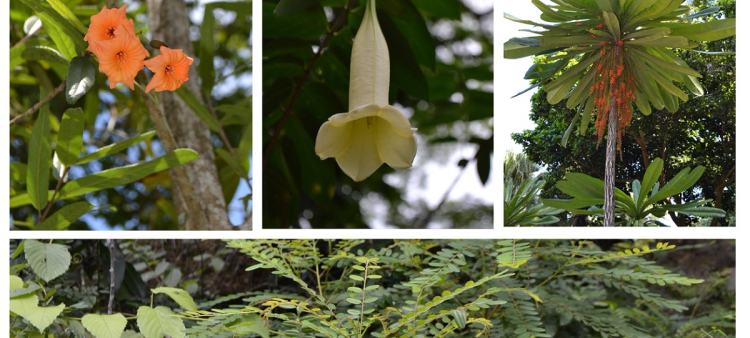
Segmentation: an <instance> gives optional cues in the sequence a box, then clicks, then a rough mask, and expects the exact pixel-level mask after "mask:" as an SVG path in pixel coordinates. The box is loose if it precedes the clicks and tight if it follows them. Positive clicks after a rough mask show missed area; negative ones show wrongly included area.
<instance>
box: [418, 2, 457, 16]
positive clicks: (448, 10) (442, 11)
mask: <svg viewBox="0 0 750 338" xmlns="http://www.w3.org/2000/svg"><path fill="white" fill-rule="evenodd" d="M412 2H413V3H414V5H415V6H417V8H419V10H421V11H424V12H427V13H430V14H433V15H435V16H437V17H441V18H446V19H453V20H460V19H461V4H460V3H459V1H458V0H441V1H434V0H412Z"/></svg>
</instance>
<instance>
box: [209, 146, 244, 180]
mask: <svg viewBox="0 0 750 338" xmlns="http://www.w3.org/2000/svg"><path fill="white" fill-rule="evenodd" d="M214 151H215V152H216V153H217V154H219V156H220V157H221V158H222V159H223V160H224V162H227V164H229V167H230V168H232V170H233V171H234V172H235V173H236V174H237V175H239V177H247V170H245V168H243V167H242V164H240V162H238V161H237V159H235V158H234V156H232V154H230V153H229V151H227V150H226V149H224V148H216V149H214Z"/></svg>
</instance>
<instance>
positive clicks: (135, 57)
mask: <svg viewBox="0 0 750 338" xmlns="http://www.w3.org/2000/svg"><path fill="white" fill-rule="evenodd" d="M114 35H115V37H114V38H113V39H110V40H104V41H98V42H94V44H95V47H96V48H97V49H98V51H97V57H98V58H99V71H100V72H102V73H104V74H107V77H109V88H115V85H117V84H118V83H124V84H125V85H127V86H128V87H130V89H131V90H132V89H134V87H133V85H134V84H133V82H134V80H135V75H136V74H138V72H139V71H140V70H141V69H143V60H144V59H146V57H147V56H148V51H147V50H146V48H143V45H141V41H140V40H138V38H137V37H136V36H135V35H132V34H129V33H128V31H127V29H126V28H125V27H124V26H123V25H120V26H118V27H117V29H116V30H115V32H114Z"/></svg>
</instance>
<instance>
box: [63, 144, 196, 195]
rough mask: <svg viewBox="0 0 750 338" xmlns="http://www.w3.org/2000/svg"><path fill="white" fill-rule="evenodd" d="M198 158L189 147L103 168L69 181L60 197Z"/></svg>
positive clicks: (121, 182)
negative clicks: (149, 158) (127, 164)
mask: <svg viewBox="0 0 750 338" xmlns="http://www.w3.org/2000/svg"><path fill="white" fill-rule="evenodd" d="M196 159H198V154H197V153H196V152H195V151H193V150H190V149H177V150H175V151H174V152H171V153H169V154H167V155H164V156H162V157H159V158H157V159H154V160H151V161H148V162H144V163H139V164H133V165H129V166H125V167H120V168H114V169H109V170H105V171H102V172H99V173H96V174H91V175H88V176H84V177H81V178H79V179H76V180H73V181H69V182H68V183H66V184H65V185H64V186H63V187H62V189H60V198H63V199H65V198H71V197H75V196H80V195H83V194H87V193H90V192H94V191H99V190H102V189H110V188H114V187H118V186H121V185H125V184H129V183H133V182H135V181H138V180H140V179H142V178H144V177H146V176H148V175H151V174H154V173H157V172H160V171H163V170H167V169H171V168H174V167H176V166H180V165H183V164H185V163H188V162H191V161H194V160H196Z"/></svg>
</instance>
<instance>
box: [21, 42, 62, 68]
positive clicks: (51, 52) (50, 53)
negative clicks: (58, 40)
mask: <svg viewBox="0 0 750 338" xmlns="http://www.w3.org/2000/svg"><path fill="white" fill-rule="evenodd" d="M11 53H12V52H11ZM21 57H22V58H23V59H24V60H30V61H47V62H51V63H57V64H62V65H67V64H68V60H67V59H66V58H65V56H63V55H62V54H61V53H60V52H58V51H57V50H55V49H54V48H51V47H47V46H28V47H26V48H25V49H24V50H23V51H22V52H21ZM11 66H12V64H11Z"/></svg>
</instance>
